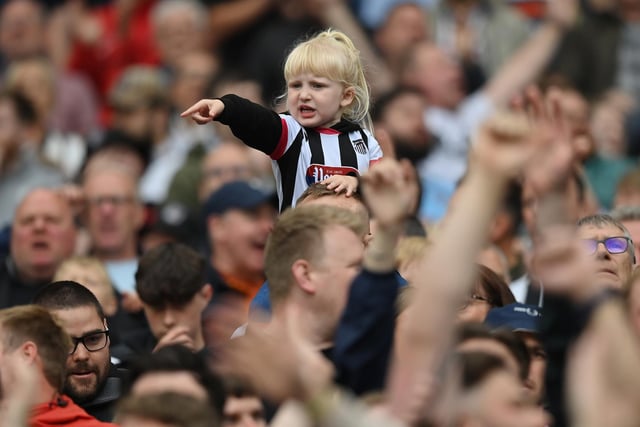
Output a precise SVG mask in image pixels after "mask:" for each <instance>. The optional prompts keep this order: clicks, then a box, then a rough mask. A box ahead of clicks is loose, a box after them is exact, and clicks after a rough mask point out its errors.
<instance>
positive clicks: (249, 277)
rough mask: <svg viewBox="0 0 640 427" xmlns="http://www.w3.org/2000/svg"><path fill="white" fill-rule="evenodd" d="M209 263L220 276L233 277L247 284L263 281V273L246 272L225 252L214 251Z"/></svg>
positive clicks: (245, 269)
mask: <svg viewBox="0 0 640 427" xmlns="http://www.w3.org/2000/svg"><path fill="white" fill-rule="evenodd" d="M210 261H211V265H212V266H213V268H215V269H216V271H218V273H220V274H226V275H229V276H234V277H237V278H238V279H241V280H246V281H248V282H259V281H261V280H264V272H263V271H251V270H248V269H247V268H245V267H244V266H242V265H240V263H238V262H235V261H233V260H232V259H231V258H230V257H228V256H227V255H226V252H225V251H216V250H214V251H213V255H211V260H210Z"/></svg>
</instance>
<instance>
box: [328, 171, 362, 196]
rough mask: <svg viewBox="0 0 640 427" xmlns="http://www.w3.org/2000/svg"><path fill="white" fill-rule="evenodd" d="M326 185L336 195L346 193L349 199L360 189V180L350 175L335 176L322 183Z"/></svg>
mask: <svg viewBox="0 0 640 427" xmlns="http://www.w3.org/2000/svg"><path fill="white" fill-rule="evenodd" d="M321 184H326V186H327V188H328V189H329V190H333V191H335V192H336V193H338V194H339V193H342V192H343V191H344V192H345V195H346V196H347V197H351V196H352V195H353V193H355V192H356V190H357V189H358V178H356V177H355V176H350V175H333V176H330V177H329V178H327V179H325V180H324V181H322V182H321Z"/></svg>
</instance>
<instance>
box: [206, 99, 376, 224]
mask: <svg viewBox="0 0 640 427" xmlns="http://www.w3.org/2000/svg"><path fill="white" fill-rule="evenodd" d="M221 100H222V102H224V105H225V108H224V111H223V113H222V114H221V115H220V116H219V117H218V118H217V120H219V121H220V122H221V123H223V124H226V125H228V126H229V127H230V128H231V130H232V131H233V134H234V135H235V136H237V137H238V138H240V139H241V140H242V141H243V142H244V143H245V144H247V145H249V146H250V147H253V148H256V149H258V150H260V151H262V152H264V153H266V154H268V155H269V156H270V157H271V159H272V167H273V173H274V176H275V179H276V185H277V191H278V199H279V201H280V211H283V210H284V209H286V208H287V207H289V206H295V203H296V200H297V199H298V198H299V197H300V195H301V194H302V193H303V192H304V191H305V190H306V189H307V187H309V185H311V184H313V183H316V182H320V181H322V180H324V179H326V178H328V177H330V176H333V175H353V176H358V175H360V174H361V173H363V172H366V171H367V169H369V166H370V165H371V164H372V163H373V162H375V161H377V160H379V159H380V158H382V149H381V148H380V145H379V144H378V141H376V139H375V138H374V137H373V136H372V135H371V133H369V131H367V130H365V129H362V128H361V127H360V126H359V125H357V124H355V123H352V122H349V121H346V120H342V121H341V122H339V123H337V124H336V125H334V126H332V127H331V128H317V129H310V128H305V127H302V126H301V125H300V124H299V123H298V122H297V121H296V120H295V119H294V118H293V117H291V116H289V115H287V114H277V113H275V112H274V111H271V110H269V109H267V108H265V107H262V106H260V105H258V104H254V103H252V102H251V101H248V100H246V99H244V98H240V97H238V96H236V95H225V96H223V97H222V98H221Z"/></svg>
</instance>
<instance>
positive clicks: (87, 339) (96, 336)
mask: <svg viewBox="0 0 640 427" xmlns="http://www.w3.org/2000/svg"><path fill="white" fill-rule="evenodd" d="M71 341H72V342H73V348H72V349H71V351H70V352H69V354H70V355H71V354H73V353H75V352H76V349H77V348H78V344H80V343H82V345H83V346H84V348H86V349H87V351H90V352H94V351H100V350H102V349H103V348H105V347H106V346H107V344H108V343H109V330H108V329H105V330H104V331H95V332H89V333H88V334H84V335H83V336H81V337H71Z"/></svg>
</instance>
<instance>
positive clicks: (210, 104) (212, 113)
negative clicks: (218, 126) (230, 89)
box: [180, 99, 224, 125]
mask: <svg viewBox="0 0 640 427" xmlns="http://www.w3.org/2000/svg"><path fill="white" fill-rule="evenodd" d="M222 111H224V103H223V102H222V101H220V100H219V99H201V100H200V101H198V102H196V103H195V104H193V105H192V106H191V107H189V108H187V109H186V110H185V111H183V112H182V114H180V117H187V116H191V118H192V119H193V121H194V122H196V123H198V124H199V125H203V124H205V123H209V122H210V121H212V120H213V119H215V118H216V117H217V116H218V115H219V114H220V113H222Z"/></svg>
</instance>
